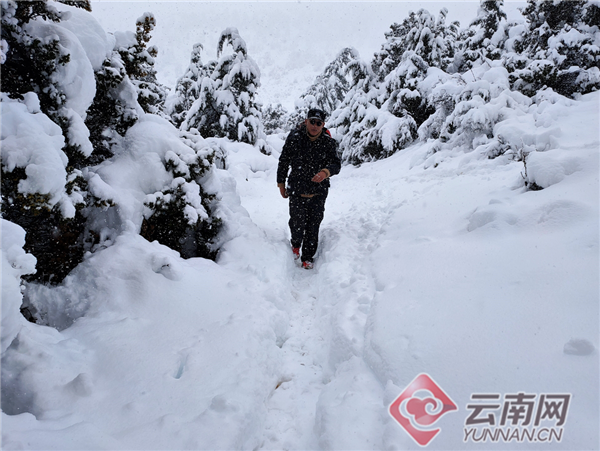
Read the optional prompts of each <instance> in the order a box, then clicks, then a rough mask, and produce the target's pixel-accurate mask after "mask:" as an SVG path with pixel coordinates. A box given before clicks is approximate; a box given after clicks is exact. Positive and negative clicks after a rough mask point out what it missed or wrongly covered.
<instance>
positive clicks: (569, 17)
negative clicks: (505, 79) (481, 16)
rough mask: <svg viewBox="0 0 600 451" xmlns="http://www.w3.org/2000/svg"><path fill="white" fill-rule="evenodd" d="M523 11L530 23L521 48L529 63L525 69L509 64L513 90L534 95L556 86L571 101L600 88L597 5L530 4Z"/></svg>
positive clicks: (583, 1)
mask: <svg viewBox="0 0 600 451" xmlns="http://www.w3.org/2000/svg"><path fill="white" fill-rule="evenodd" d="M521 12H522V13H523V15H524V16H525V18H526V20H527V30H526V32H525V33H524V34H523V38H522V42H521V45H522V51H523V53H524V54H525V55H526V56H527V57H528V58H529V62H528V63H527V64H526V66H525V67H523V68H521V67H520V66H519V65H516V64H513V63H512V62H511V60H510V59H509V60H508V62H507V68H508V70H509V72H511V77H510V79H511V83H512V86H513V88H514V89H518V90H519V91H521V92H523V93H524V94H526V95H528V96H533V95H535V94H536V93H537V92H538V91H540V90H542V89H544V88H552V89H553V90H555V91H556V92H558V93H560V94H562V95H565V96H569V97H570V96H573V95H574V94H575V93H587V92H591V91H595V90H597V89H599V88H600V58H599V56H600V50H599V49H600V23H599V21H598V18H599V17H600V8H599V6H598V5H597V4H596V3H595V2H590V1H587V0H569V1H567V0H556V1H541V2H539V1H534V0H528V2H527V7H525V8H524V9H523V10H522V11H521ZM518 50H521V49H520V48H518V49H517V51H518ZM517 61H522V60H521V59H517Z"/></svg>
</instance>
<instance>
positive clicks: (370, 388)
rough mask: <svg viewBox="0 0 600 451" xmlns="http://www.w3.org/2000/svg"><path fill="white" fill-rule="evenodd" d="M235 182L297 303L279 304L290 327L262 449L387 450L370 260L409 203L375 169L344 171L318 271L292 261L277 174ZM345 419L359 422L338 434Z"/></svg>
mask: <svg viewBox="0 0 600 451" xmlns="http://www.w3.org/2000/svg"><path fill="white" fill-rule="evenodd" d="M237 178H238V193H239V194H240V198H241V201H242V205H243V206H244V208H246V210H247V211H248V212H249V214H250V217H251V220H252V222H254V223H255V224H256V225H257V227H258V228H259V229H260V230H261V231H262V232H263V233H264V234H265V237H266V240H267V241H268V242H271V243H277V246H278V247H280V249H278V252H277V255H282V254H284V255H285V256H286V257H287V258H288V259H287V260H286V261H285V262H282V264H283V265H285V266H286V267H285V271H284V272H283V274H285V277H284V279H283V280H275V279H273V280H272V281H271V283H273V284H275V285H277V286H273V292H275V293H277V292H286V290H287V292H289V293H290V295H291V296H289V297H288V300H287V301H284V302H283V303H281V302H278V303H277V304H278V307H279V308H282V309H283V310H284V311H285V313H286V315H287V317H288V328H287V331H286V333H285V336H284V337H283V338H282V339H281V343H278V346H280V347H281V352H282V359H281V367H280V377H279V381H278V383H277V386H276V387H275V389H274V390H273V391H272V393H271V395H270V396H269V397H268V399H267V400H266V417H265V419H264V421H263V423H264V433H263V441H262V443H261V446H260V449H265V450H273V449H331V448H333V449H381V447H382V443H380V442H379V443H377V442H375V443H374V442H373V441H372V440H373V437H382V436H383V433H382V427H384V425H385V424H386V423H387V420H386V418H385V415H384V414H385V412H386V409H385V406H384V405H383V403H382V400H383V399H384V398H385V397H384V396H383V391H384V387H383V386H382V384H381V382H380V381H379V380H377V378H376V377H375V375H374V374H373V372H372V371H371V369H370V368H369V367H368V365H367V364H366V363H365V361H364V359H363V355H364V350H363V348H364V341H365V331H366V325H367V317H368V315H369V312H370V309H371V302H372V300H373V298H374V296H375V293H376V286H375V278H374V274H373V273H372V269H371V268H372V265H371V262H370V255H371V253H372V251H373V250H374V249H375V248H376V247H377V246H378V244H377V243H378V239H379V237H380V232H381V230H382V228H383V226H384V225H385V223H386V222H387V220H388V219H389V218H390V217H391V216H392V215H393V214H394V212H395V211H396V210H397V208H399V207H400V205H401V203H400V202H398V201H395V200H394V198H393V197H394V191H393V190H382V189H381V188H382V187H381V186H380V184H379V181H378V178H377V177H374V174H373V169H372V168H371V167H368V168H362V169H361V170H360V171H357V170H356V168H353V167H346V168H344V170H343V172H342V173H341V174H340V175H338V176H336V178H334V179H333V180H332V184H333V186H332V189H331V191H330V194H329V197H328V200H327V205H326V213H325V220H324V221H323V224H322V226H321V233H320V238H321V241H320V244H319V250H318V252H317V255H316V263H315V269H314V270H312V271H306V270H303V269H301V268H300V267H299V265H298V264H297V263H295V262H293V259H292V254H291V251H290V249H289V241H288V240H289V231H288V228H287V227H288V226H287V220H288V212H287V208H288V203H287V201H285V200H283V199H281V197H280V196H279V193H278V191H277V189H276V188H275V181H274V172H271V171H269V170H267V177H266V180H265V179H264V178H261V177H254V178H253V177H245V178H244V179H241V178H240V177H237ZM271 179H273V180H271ZM281 285H283V287H282V286H281ZM366 407H370V408H366ZM348 415H351V416H350V417H349V416H348ZM359 416H360V418H359ZM382 417H383V418H382ZM343 418H349V419H350V418H353V419H352V420H349V421H348V422H346V424H347V425H348V430H346V431H341V430H332V428H333V429H339V427H340V424H344V423H345V422H344V421H340V419H343ZM356 424H363V426H364V427H362V428H359V429H356V428H355V426H356ZM350 428H352V429H350Z"/></svg>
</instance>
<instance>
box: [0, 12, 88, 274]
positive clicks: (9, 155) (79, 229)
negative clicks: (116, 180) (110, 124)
mask: <svg viewBox="0 0 600 451" xmlns="http://www.w3.org/2000/svg"><path fill="white" fill-rule="evenodd" d="M1 10H2V17H1V29H2V43H3V57H2V85H1V88H2V109H3V111H9V113H7V115H6V117H3V127H2V128H3V143H2V216H3V218H4V219H6V220H8V221H11V222H14V223H16V224H18V225H20V226H21V227H23V228H24V229H25V230H26V231H27V235H26V242H25V250H26V251H27V252H30V253H32V254H33V255H34V256H35V257H36V258H37V272H36V274H34V275H32V276H28V278H29V279H30V280H38V281H44V282H52V283H58V282H60V281H61V280H62V279H63V278H64V277H65V276H66V274H68V273H69V271H70V270H71V269H73V268H74V267H75V266H76V265H77V264H78V263H79V262H80V261H81V259H82V257H83V253H84V250H83V246H82V239H83V238H82V237H83V231H84V222H85V220H84V218H83V216H82V214H81V209H82V207H83V206H84V204H85V200H84V199H85V196H86V193H85V192H84V189H85V186H84V182H83V179H82V178H81V177H80V171H78V170H77V169H76V168H77V167H80V166H81V165H82V162H83V161H84V160H85V158H86V156H87V155H89V153H90V152H91V145H89V142H88V143H87V144H88V145H89V147H90V148H88V146H85V147H84V148H82V144H81V143H82V142H83V141H82V140H79V139H78V137H81V130H80V129H79V128H78V127H80V126H82V123H81V122H77V121H75V118H74V116H75V114H74V112H73V110H72V109H71V108H70V107H69V104H68V100H69V99H68V96H67V93H66V91H65V85H64V83H65V81H64V74H63V76H62V77H61V73H62V72H61V71H63V70H64V68H65V67H66V66H67V65H68V64H69V62H70V60H71V58H70V54H69V53H68V49H67V48H66V47H65V45H64V44H63V43H61V42H60V38H59V36H58V35H57V34H55V33H54V32H53V30H52V27H51V25H48V27H45V26H44V25H42V24H44V23H47V24H52V23H58V22H60V20H61V13H60V12H59V11H57V10H56V9H55V8H54V7H53V6H51V5H49V4H48V3H47V2H46V1H35V2H15V1H3V2H2V8H1ZM34 23H35V24H36V25H33V24H34ZM66 83H68V82H66ZM12 111H15V112H16V113H15V114H18V115H19V117H27V118H28V119H30V122H29V123H28V124H27V126H28V127H30V128H31V133H38V135H36V136H38V137H37V138H36V139H38V140H39V146H38V147H36V148H29V147H27V148H23V147H22V146H21V144H20V142H19V141H18V140H11V139H10V133H11V132H10V130H11V129H12V128H13V127H14V126H18V124H13V122H14V121H12V122H11V121H9V120H8V119H9V118H11V114H12V113H10V112H12ZM5 137H6V138H7V139H6V140H4V138H5ZM44 165H46V166H50V167H52V168H53V170H54V172H53V173H52V174H45V173H44V169H45V167H44Z"/></svg>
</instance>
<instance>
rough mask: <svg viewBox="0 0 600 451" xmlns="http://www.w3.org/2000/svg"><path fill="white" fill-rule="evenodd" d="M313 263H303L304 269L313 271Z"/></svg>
mask: <svg viewBox="0 0 600 451" xmlns="http://www.w3.org/2000/svg"><path fill="white" fill-rule="evenodd" d="M313 266H314V265H313V262H302V267H303V268H304V269H313Z"/></svg>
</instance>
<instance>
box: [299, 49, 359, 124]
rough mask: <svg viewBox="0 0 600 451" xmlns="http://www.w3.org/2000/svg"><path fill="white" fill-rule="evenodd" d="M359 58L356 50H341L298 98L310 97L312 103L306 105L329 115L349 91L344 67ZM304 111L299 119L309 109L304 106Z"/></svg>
mask: <svg viewBox="0 0 600 451" xmlns="http://www.w3.org/2000/svg"><path fill="white" fill-rule="evenodd" d="M359 58H360V55H359V54H358V51H357V50H356V49H354V48H351V47H346V48H344V49H342V50H341V51H340V52H339V53H338V54H337V56H336V57H335V58H334V60H333V61H332V62H331V63H329V64H328V65H327V67H326V68H325V70H324V71H323V73H322V74H320V75H318V76H317V78H316V79H315V81H314V83H313V84H312V85H311V86H309V88H308V89H307V90H306V91H305V92H304V93H303V94H302V95H301V96H300V98H301V99H304V98H306V97H308V96H312V97H313V98H314V101H312V102H306V104H311V107H312V106H313V105H312V104H314V106H315V107H316V108H319V109H321V110H323V111H325V112H326V113H327V114H328V115H329V114H331V113H332V112H333V110H335V109H336V108H337V107H338V106H339V105H340V104H341V103H342V101H343V100H344V97H346V94H347V93H348V91H349V89H350V83H349V80H348V79H347V78H346V66H348V64H350V63H351V62H352V61H355V60H357V59H359ZM304 109H305V110H306V111H302V112H301V114H300V115H301V117H305V116H306V113H307V112H308V110H309V107H308V106H306V105H305V108H304ZM302 113H303V114H302Z"/></svg>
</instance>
